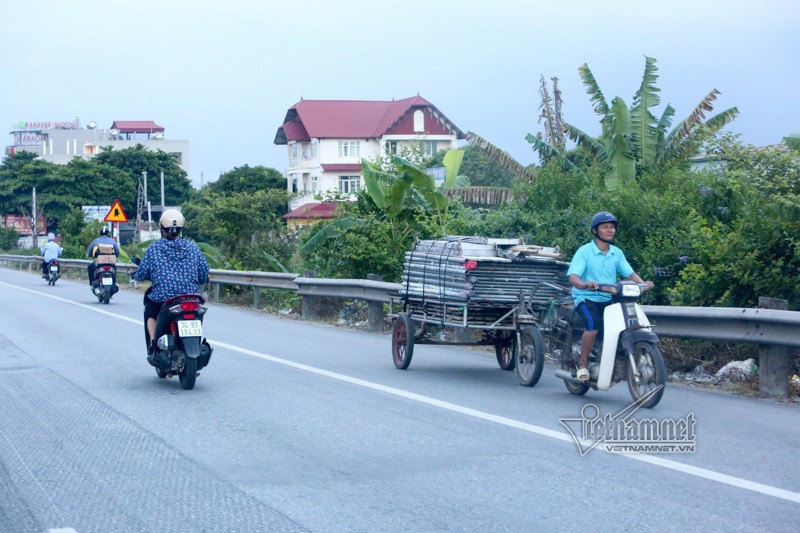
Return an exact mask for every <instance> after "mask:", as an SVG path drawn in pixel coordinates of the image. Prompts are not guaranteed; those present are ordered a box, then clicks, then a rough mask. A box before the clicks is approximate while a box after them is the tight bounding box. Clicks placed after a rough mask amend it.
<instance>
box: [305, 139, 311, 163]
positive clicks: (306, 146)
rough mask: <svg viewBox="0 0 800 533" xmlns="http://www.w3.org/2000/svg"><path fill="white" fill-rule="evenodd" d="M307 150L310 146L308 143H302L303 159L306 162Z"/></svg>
mask: <svg viewBox="0 0 800 533" xmlns="http://www.w3.org/2000/svg"><path fill="white" fill-rule="evenodd" d="M309 148H310V146H309V144H308V143H303V159H304V160H305V161H308V153H309Z"/></svg>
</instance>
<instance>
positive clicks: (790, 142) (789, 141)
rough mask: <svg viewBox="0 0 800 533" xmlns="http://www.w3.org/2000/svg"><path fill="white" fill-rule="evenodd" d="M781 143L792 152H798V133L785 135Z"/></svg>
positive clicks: (799, 145)
mask: <svg viewBox="0 0 800 533" xmlns="http://www.w3.org/2000/svg"><path fill="white" fill-rule="evenodd" d="M783 142H784V143H785V144H786V146H788V147H789V148H791V149H792V150H800V131H796V132H794V133H792V134H791V135H787V136H786V137H784V138H783Z"/></svg>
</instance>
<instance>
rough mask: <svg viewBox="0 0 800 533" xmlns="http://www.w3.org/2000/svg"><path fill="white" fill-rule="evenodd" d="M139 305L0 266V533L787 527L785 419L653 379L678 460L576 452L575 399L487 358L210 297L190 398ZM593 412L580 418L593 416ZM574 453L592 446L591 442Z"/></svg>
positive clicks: (578, 407) (797, 486) (792, 515)
mask: <svg viewBox="0 0 800 533" xmlns="http://www.w3.org/2000/svg"><path fill="white" fill-rule="evenodd" d="M141 298H142V294H141V293H140V292H135V291H129V290H122V291H120V292H119V293H118V294H116V295H115V296H114V298H113V300H112V301H111V303H110V304H109V305H101V304H99V303H97V301H96V299H94V298H93V297H92V295H91V293H90V291H89V287H88V285H87V284H82V283H79V282H76V281H69V280H65V279H62V280H59V282H58V283H57V284H56V285H55V286H54V287H50V286H48V285H47V284H46V282H45V281H44V280H42V279H41V278H40V277H38V276H37V275H36V274H35V273H28V272H21V271H14V270H9V269H2V268H0V531H3V532H6V531H7V532H15V533H16V532H29V531H30V532H42V531H50V530H53V531H56V530H59V529H63V530H66V531H76V532H79V533H84V532H95V531H96V532H104V533H105V532H112V531H120V532H139V531H142V532H150V531H153V532H172V531H213V532H216V531H220V532H222V531H224V532H239V531H247V532H253V531H270V532H272V531H312V532H328V531H336V532H340V531H354V532H355V531H365V532H372V531H387V532H395V531H398V532H401V531H402V532H406V531H407V532H412V531H413V532H426V531H492V532H494V531H560V530H572V529H577V528H592V527H598V524H599V525H600V526H599V527H601V529H603V530H612V531H630V530H636V531H681V532H683V531H698V530H703V531H797V516H799V515H800V475H799V474H800V466H799V465H798V460H797V450H798V449H799V448H800V430H799V429H798V428H799V427H800V424H798V422H800V405H797V404H796V403H788V402H777V401H770V400H762V399H756V398H749V397H743V396H736V395H731V394H728V393H721V392H715V391H709V390H702V389H697V388H690V387H683V386H680V385H676V384H672V383H670V384H668V388H667V391H666V393H665V395H664V398H663V399H662V401H661V403H660V404H659V405H658V406H657V407H656V408H655V409H653V410H648V411H638V412H636V413H635V415H634V417H635V418H637V419H639V420H646V419H653V420H658V421H659V422H664V421H688V420H694V421H696V426H695V427H694V428H693V429H694V432H695V433H696V439H695V440H694V443H695V451H694V452H693V453H681V454H678V453H674V454H668V453H658V454H617V453H609V452H607V451H605V448H604V446H603V445H602V443H601V445H598V446H597V447H595V448H594V449H592V450H591V451H588V453H585V455H581V453H580V452H579V447H578V446H577V444H576V443H575V442H574V440H573V439H572V438H571V437H570V435H569V434H568V432H567V430H566V429H565V426H564V425H562V423H561V422H560V420H562V419H574V420H580V417H581V413H582V408H583V407H584V406H586V405H589V406H590V408H591V406H592V405H594V406H596V408H597V410H599V413H600V414H602V415H606V414H615V413H618V412H620V411H622V410H623V409H625V408H626V407H627V406H628V405H629V404H630V401H631V400H630V396H629V394H628V391H627V387H626V386H625V384H624V383H622V384H618V385H617V386H615V387H614V388H612V389H611V390H610V391H608V392H605V393H600V392H595V391H590V392H589V393H588V394H587V395H586V396H584V397H576V396H572V395H570V394H568V393H567V391H566V389H565V388H564V386H563V383H562V382H561V381H560V380H558V379H556V378H555V377H554V376H553V371H554V368H553V367H552V365H547V368H545V371H544V374H543V376H542V379H541V381H540V383H539V384H538V385H537V386H536V387H533V388H527V387H522V386H520V385H518V384H517V378H516V375H515V374H514V373H513V372H505V371H502V370H500V369H499V368H498V366H497V363H496V362H495V360H494V355H493V354H492V353H488V352H486V351H481V350H477V349H470V348H464V347H455V346H431V345H420V346H417V348H416V350H415V353H414V358H413V361H412V363H411V366H410V367H409V369H408V370H406V371H400V370H397V369H395V368H394V366H393V364H392V361H391V352H390V336H389V335H388V334H374V333H367V332H361V331H354V330H348V329H342V328H338V327H336V326H333V325H327V324H318V323H309V322H303V321H298V320H291V319H285V318H278V317H274V316H271V315H268V314H265V313H262V312H256V311H253V310H246V309H238V308H234V307H227V306H223V305H217V304H213V303H212V304H211V305H210V308H209V311H208V313H207V315H206V322H205V324H204V328H205V333H206V335H207V336H208V338H209V340H210V341H211V343H212V345H213V346H214V347H215V348H214V354H213V356H212V359H211V364H210V365H209V367H208V368H206V369H204V370H203V371H202V372H201V376H200V377H199V378H198V379H197V385H196V386H195V388H194V390H191V391H184V390H182V389H181V388H180V385H179V384H178V380H177V378H173V379H171V380H162V379H159V378H158V377H157V376H156V375H155V371H154V370H153V368H152V367H150V366H149V365H148V364H147V362H146V360H145V352H144V341H143V338H142V323H141ZM586 412H590V411H586ZM584 444H585V443H584Z"/></svg>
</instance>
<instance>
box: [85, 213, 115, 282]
mask: <svg viewBox="0 0 800 533" xmlns="http://www.w3.org/2000/svg"><path fill="white" fill-rule="evenodd" d="M108 246H111V247H113V249H114V256H116V257H119V244H117V241H115V240H114V239H112V238H111V231H110V230H109V229H108V226H106V225H103V226H102V227H101V228H100V236H99V237H97V238H96V239H95V240H93V241H92V243H91V244H90V245H89V248H88V249H87V250H86V257H91V258H92V259H96V258H97V256H98V255H101V254H104V252H105V251H107V250H111V248H107V247H108ZM106 255H110V254H106ZM86 269H87V270H88V272H89V285H92V284H93V283H94V271H95V269H97V263H96V262H95V261H92V262H91V263H89V266H88V267H86ZM114 277H115V278H116V274H115V276H114ZM116 282H117V280H116V279H114V283H116Z"/></svg>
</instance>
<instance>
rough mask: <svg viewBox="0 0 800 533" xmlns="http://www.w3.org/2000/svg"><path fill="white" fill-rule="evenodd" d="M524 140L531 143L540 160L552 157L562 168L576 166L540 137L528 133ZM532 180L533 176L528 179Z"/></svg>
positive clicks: (566, 168) (567, 168)
mask: <svg viewBox="0 0 800 533" xmlns="http://www.w3.org/2000/svg"><path fill="white" fill-rule="evenodd" d="M565 127H566V125H565ZM525 140H526V141H528V142H529V143H531V144H532V145H533V149H534V150H536V151H537V152H539V156H540V158H541V159H542V161H547V160H548V159H550V158H553V159H556V160H557V161H559V162H560V163H561V166H562V167H564V170H569V169H571V168H576V167H575V164H574V163H573V162H572V161H570V160H569V159H567V158H566V157H564V155H563V154H561V153H559V151H558V150H556V149H555V148H553V147H552V146H550V145H549V144H547V143H546V142H544V141H543V140H541V139H540V138H538V137H536V136H534V135H531V134H530V133H529V134H528V135H526V136H525ZM534 181H536V179H535V178H533V179H531V180H530V182H531V183H533V182H534Z"/></svg>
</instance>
